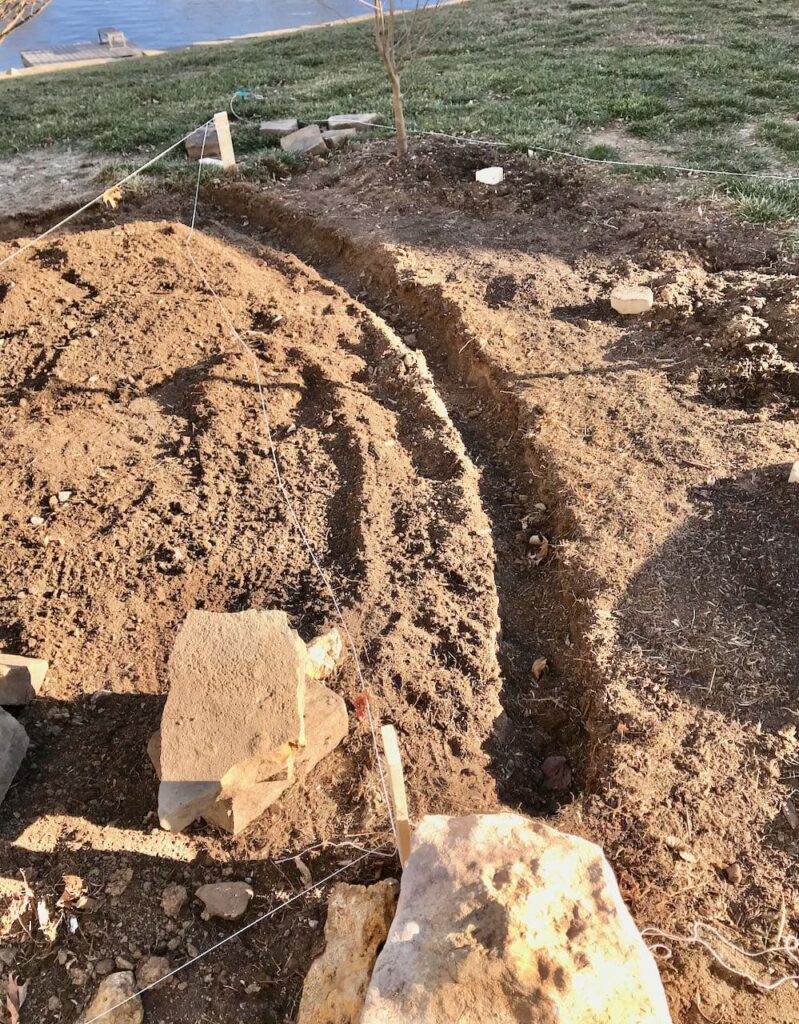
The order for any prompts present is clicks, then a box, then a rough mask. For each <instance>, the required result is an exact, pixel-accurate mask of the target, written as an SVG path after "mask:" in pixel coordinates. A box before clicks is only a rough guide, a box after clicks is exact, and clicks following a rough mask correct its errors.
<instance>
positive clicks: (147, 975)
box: [136, 956, 172, 988]
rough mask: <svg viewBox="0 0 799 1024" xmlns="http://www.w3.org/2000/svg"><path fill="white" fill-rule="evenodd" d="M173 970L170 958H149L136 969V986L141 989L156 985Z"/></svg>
mask: <svg viewBox="0 0 799 1024" xmlns="http://www.w3.org/2000/svg"><path fill="white" fill-rule="evenodd" d="M171 970H172V964H170V962H169V959H168V957H165V956H148V957H147V958H146V959H145V960H142V961H141V963H140V964H139V965H138V967H137V968H136V984H137V985H138V986H139V988H149V986H150V985H155V984H156V982H159V981H160V980H161V979H162V978H165V977H166V976H167V974H169V972H170V971H171Z"/></svg>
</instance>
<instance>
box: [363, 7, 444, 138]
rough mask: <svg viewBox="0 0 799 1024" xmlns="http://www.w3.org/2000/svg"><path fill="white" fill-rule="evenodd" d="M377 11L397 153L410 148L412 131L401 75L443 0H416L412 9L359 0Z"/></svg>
mask: <svg viewBox="0 0 799 1024" xmlns="http://www.w3.org/2000/svg"><path fill="white" fill-rule="evenodd" d="M359 3H360V4H361V5H362V6H363V7H366V8H367V9H368V10H370V11H371V12H372V14H373V17H374V21H373V27H374V36H375V43H376V44H377V52H378V53H379V54H380V58H381V60H382V61H383V67H384V68H385V69H386V74H387V76H388V80H389V84H390V85H391V107H392V110H393V112H394V128H395V131H396V133H397V155H398V156H405V154H406V153H407V152H408V132H407V129H406V127H405V111H404V107H403V101H402V88H401V76H402V72H403V70H404V69H405V68H406V67H407V66H408V64H410V62H411V61H412V60H413V59H414V58H415V57H416V55H417V54H418V52H419V50H420V48H421V46H422V45H423V44H424V42H425V40H426V39H427V38H428V36H429V34H430V16H431V15H432V14H433V12H434V11H435V10H436V9H437V8H438V7H439V5H440V3H441V0H416V2H415V6H414V7H413V8H412V9H410V10H408V9H406V10H403V9H402V8H398V7H397V3H398V0H359Z"/></svg>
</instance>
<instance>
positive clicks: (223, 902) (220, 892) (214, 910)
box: [195, 882, 253, 921]
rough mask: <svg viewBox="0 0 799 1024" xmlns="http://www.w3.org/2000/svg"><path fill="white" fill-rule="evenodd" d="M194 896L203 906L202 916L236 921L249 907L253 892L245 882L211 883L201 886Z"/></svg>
mask: <svg viewBox="0 0 799 1024" xmlns="http://www.w3.org/2000/svg"><path fill="white" fill-rule="evenodd" d="M195 896H196V897H197V898H198V899H199V900H202V902H203V903H204V904H205V910H204V911H203V916H205V917H221V918H222V919H223V920H225V921H237V920H238V919H239V918H240V917H242V916H243V915H244V913H245V911H246V910H247V907H248V906H249V905H250V900H251V899H252V898H253V891H252V888H251V887H250V886H249V885H247V883H246V882H213V883H209V884H208V885H201V886H200V888H199V889H198V890H197V892H196V893H195Z"/></svg>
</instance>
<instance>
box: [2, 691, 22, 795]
mask: <svg viewBox="0 0 799 1024" xmlns="http://www.w3.org/2000/svg"><path fill="white" fill-rule="evenodd" d="M27 749H28V734H27V733H26V732H25V729H24V728H23V727H22V726H21V725H20V724H19V722H18V721H17V720H16V718H14V717H13V716H12V715H9V713H8V712H7V711H3V710H2V708H0V803H2V802H3V799H4V798H5V795H6V793H7V792H8V787H9V786H10V785H11V783H12V782H13V781H14V776H15V775H16V774H17V770H18V769H19V766H20V765H21V764H22V760H23V758H24V757H25V753H26V751H27Z"/></svg>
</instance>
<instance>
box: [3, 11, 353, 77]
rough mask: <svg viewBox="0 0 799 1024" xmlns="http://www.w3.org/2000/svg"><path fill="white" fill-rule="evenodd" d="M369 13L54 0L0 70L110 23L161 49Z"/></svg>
mask: <svg viewBox="0 0 799 1024" xmlns="http://www.w3.org/2000/svg"><path fill="white" fill-rule="evenodd" d="M366 13H368V11H367V8H366V7H364V5H363V4H361V3H359V2H358V0H329V2H327V0H122V2H120V0H52V3H51V4H50V5H49V7H47V8H45V10H44V11H43V12H42V13H41V14H40V15H38V17H36V18H34V19H33V21H30V22H28V24H27V25H23V27H22V28H21V29H18V30H17V31H16V32H14V33H13V34H12V35H11V36H9V38H8V39H7V40H6V41H5V43H4V44H3V45H2V47H0V70H5V69H6V68H11V67H21V66H22V61H21V60H20V59H19V51H20V50H39V49H46V48H48V47H51V46H59V45H63V44H65V43H81V42H86V41H87V40H96V39H97V29H98V28H105V27H109V26H110V27H113V28H118V29H120V30H121V31H122V32H124V33H125V35H126V36H127V37H128V39H130V40H132V41H133V42H134V43H138V44H139V46H143V47H145V48H152V49H156V50H160V49H166V48H167V47H170V46H185V45H186V44H188V43H194V42H198V41H200V40H203V39H223V38H226V37H227V36H235V35H243V34H245V33H247V32H265V31H268V30H269V29H278V28H291V27H293V26H295V25H310V24H315V23H318V22H325V21H336V20H337V19H339V18H349V17H352V16H353V15H359V14H366Z"/></svg>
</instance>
